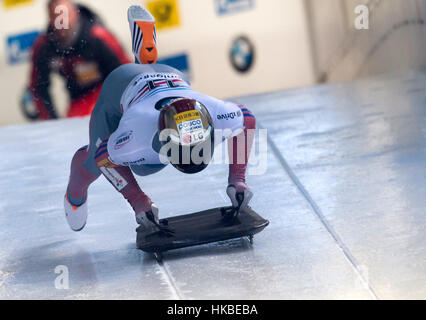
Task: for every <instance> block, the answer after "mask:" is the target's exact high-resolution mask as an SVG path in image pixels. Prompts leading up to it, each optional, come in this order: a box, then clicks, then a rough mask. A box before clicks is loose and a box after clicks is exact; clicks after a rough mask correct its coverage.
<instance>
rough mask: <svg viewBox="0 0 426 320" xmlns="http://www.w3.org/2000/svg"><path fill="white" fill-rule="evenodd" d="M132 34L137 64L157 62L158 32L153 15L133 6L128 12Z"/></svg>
mask: <svg viewBox="0 0 426 320" xmlns="http://www.w3.org/2000/svg"><path fill="white" fill-rule="evenodd" d="M127 18H128V20H129V26H130V32H131V34H132V51H133V54H134V55H135V58H136V63H139V64H153V63H156V62H157V59H158V50H157V32H156V29H155V19H154V17H153V16H152V14H151V13H150V12H149V11H148V10H146V9H145V8H142V7H140V6H131V7H130V8H129V10H128V11H127Z"/></svg>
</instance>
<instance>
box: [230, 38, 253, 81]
mask: <svg viewBox="0 0 426 320" xmlns="http://www.w3.org/2000/svg"><path fill="white" fill-rule="evenodd" d="M253 62H254V46H253V44H252V43H251V41H250V40H249V39H248V38H247V37H245V36H241V37H238V38H237V39H235V40H234V42H233V44H232V49H231V63H232V65H233V66H234V68H235V69H236V70H237V71H239V72H243V73H244V72H247V71H249V70H250V69H251V67H252V65H253Z"/></svg>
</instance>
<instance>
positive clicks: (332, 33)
mask: <svg viewBox="0 0 426 320" xmlns="http://www.w3.org/2000/svg"><path fill="white" fill-rule="evenodd" d="M306 4H307V6H306V9H307V16H308V25H309V30H310V34H311V41H312V45H311V47H312V56H313V60H314V63H313V65H314V72H315V77H316V79H317V80H319V81H320V82H324V81H332V82H338V81H344V80H351V79H355V78H359V77H366V76H371V75H375V74H379V73H383V72H393V71H402V70H406V69H419V68H423V67H424V66H425V64H426V55H425V52H426V41H425V13H426V1H424V0H321V1H314V0H307V2H306ZM359 5H365V6H366V7H367V8H368V10H369V28H368V29H366V30H357V29H356V28H355V23H354V22H355V20H356V18H357V16H359V15H357V14H356V13H355V9H356V8H357V6H359Z"/></svg>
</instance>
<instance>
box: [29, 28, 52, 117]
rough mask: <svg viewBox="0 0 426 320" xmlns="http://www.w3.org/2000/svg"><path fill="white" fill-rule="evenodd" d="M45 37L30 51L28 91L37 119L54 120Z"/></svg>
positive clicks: (39, 39)
mask: <svg viewBox="0 0 426 320" xmlns="http://www.w3.org/2000/svg"><path fill="white" fill-rule="evenodd" d="M46 42H47V36H46V35H42V36H40V37H39V38H38V39H37V40H36V42H35V43H34V46H33V49H32V50H33V51H32V57H31V60H32V70H31V83H30V90H31V93H32V95H33V97H34V102H35V104H36V107H37V109H38V111H39V117H40V118H42V119H44V120H47V119H56V118H57V117H58V116H57V114H56V110H55V107H54V105H53V102H52V98H51V96H50V94H49V87H50V72H51V71H50V66H49V63H50V61H49V56H48V55H47V54H46V51H47V47H46Z"/></svg>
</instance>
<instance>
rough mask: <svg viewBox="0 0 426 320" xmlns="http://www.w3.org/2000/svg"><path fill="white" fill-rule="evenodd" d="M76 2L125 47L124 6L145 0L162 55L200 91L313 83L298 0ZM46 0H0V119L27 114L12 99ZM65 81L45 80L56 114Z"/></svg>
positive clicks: (229, 92)
mask: <svg viewBox="0 0 426 320" xmlns="http://www.w3.org/2000/svg"><path fill="white" fill-rule="evenodd" d="M76 2H78V3H83V4H86V5H88V6H89V7H90V8H92V9H94V10H95V11H96V12H97V13H98V14H99V15H100V16H101V18H102V20H103V21H104V23H105V24H106V26H107V27H108V28H109V29H110V30H111V31H112V32H113V33H114V34H115V35H116V36H117V37H118V39H119V40H120V41H121V43H122V44H123V46H125V48H126V49H127V51H128V52H129V55H130V53H131V51H130V50H131V47H130V44H131V41H130V32H129V27H128V22H127V8H128V7H129V6H130V5H132V4H143V5H145V6H146V7H147V8H148V9H149V10H150V11H151V12H152V13H153V14H154V16H155V17H156V20H157V29H158V46H159V51H160V62H165V63H167V64H170V65H172V66H174V67H177V68H179V69H181V70H183V71H184V72H186V73H187V74H188V75H189V77H190V79H191V83H192V85H193V86H194V87H195V88H196V89H197V90H199V91H201V92H204V93H207V94H210V95H213V96H217V97H222V98H225V97H229V96H236V95H245V94H250V93H259V92H265V91H273V90H279V89H283V88H287V87H296V86H303V85H308V84H312V83H313V80H314V78H313V73H312V65H311V57H310V49H309V36H308V30H307V25H306V23H305V11H304V2H303V1H301V0H286V1H282V0H262V1H260V0H145V1H141V0H138V1H130V0H120V1H118V0H90V1H89V0H84V1H83V0H79V1H76ZM18 3H20V4H19V5H17V4H18ZM46 4H47V0H3V1H1V3H0V35H1V41H0V88H1V89H0V94H1V98H2V104H1V106H0V125H6V124H14V123H20V122H25V120H24V119H23V117H22V115H21V112H20V110H19V109H18V101H19V98H20V95H21V94H22V92H23V90H24V88H25V86H26V85H27V84H28V81H29V80H28V78H29V71H30V64H29V63H28V57H29V52H30V50H29V49H30V44H31V43H32V41H33V40H34V37H35V35H36V34H37V32H41V31H43V30H44V29H45V26H46V24H47V12H46V11H47V10H46ZM238 39H240V40H239V41H238ZM231 52H233V54H232V55H231ZM250 61H253V62H252V63H251V62H250ZM63 85H64V84H63V82H62V81H61V80H59V77H58V76H56V77H55V81H53V84H52V88H51V92H52V95H53V96H54V98H55V99H54V100H55V103H56V105H57V106H58V108H59V110H60V111H62V114H63V112H64V110H65V107H66V105H67V98H66V95H65V92H64V91H65V90H64V89H63Z"/></svg>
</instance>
